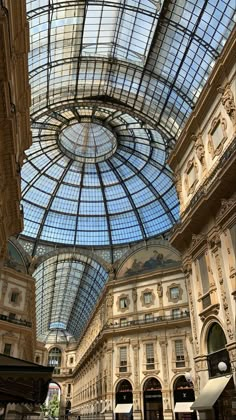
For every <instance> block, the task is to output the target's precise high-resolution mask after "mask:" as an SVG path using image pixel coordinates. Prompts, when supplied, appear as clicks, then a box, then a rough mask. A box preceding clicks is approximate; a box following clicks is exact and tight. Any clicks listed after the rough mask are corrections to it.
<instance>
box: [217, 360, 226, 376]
mask: <svg viewBox="0 0 236 420" xmlns="http://www.w3.org/2000/svg"><path fill="white" fill-rule="evenodd" d="M217 367H218V369H219V371H220V373H224V372H226V370H227V365H226V363H225V362H219V363H218V365H217Z"/></svg>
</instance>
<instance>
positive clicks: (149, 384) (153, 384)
mask: <svg viewBox="0 0 236 420" xmlns="http://www.w3.org/2000/svg"><path fill="white" fill-rule="evenodd" d="M155 389H159V390H160V389H161V384H160V382H159V381H158V380H157V379H156V378H150V379H148V380H147V381H146V382H145V384H144V387H143V390H144V391H153V390H155Z"/></svg>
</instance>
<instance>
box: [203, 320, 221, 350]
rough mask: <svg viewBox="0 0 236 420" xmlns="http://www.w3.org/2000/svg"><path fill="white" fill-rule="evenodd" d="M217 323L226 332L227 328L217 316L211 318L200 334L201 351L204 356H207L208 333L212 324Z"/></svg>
mask: <svg viewBox="0 0 236 420" xmlns="http://www.w3.org/2000/svg"><path fill="white" fill-rule="evenodd" d="M214 323H217V324H219V326H220V327H221V328H222V330H223V331H225V328H224V326H223V324H222V322H221V320H220V319H218V318H216V317H215V316H211V317H209V318H208V319H207V320H206V321H205V323H204V324H203V326H202V330H201V333H200V349H201V351H202V354H207V337H208V332H209V330H210V328H211V326H212V324H214ZM225 336H226V334H225Z"/></svg>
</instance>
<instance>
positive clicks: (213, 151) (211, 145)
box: [208, 115, 227, 159]
mask: <svg viewBox="0 0 236 420" xmlns="http://www.w3.org/2000/svg"><path fill="white" fill-rule="evenodd" d="M226 129H227V123H226V119H225V118H222V117H221V115H218V117H216V118H214V119H213V120H212V123H211V128H210V131H209V132H208V151H209V153H210V155H211V157H212V159H213V158H214V157H215V156H218V155H219V154H220V153H221V152H222V150H223V147H224V143H225V141H226V140H227V132H226Z"/></svg>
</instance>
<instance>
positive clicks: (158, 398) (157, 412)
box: [143, 378, 164, 420]
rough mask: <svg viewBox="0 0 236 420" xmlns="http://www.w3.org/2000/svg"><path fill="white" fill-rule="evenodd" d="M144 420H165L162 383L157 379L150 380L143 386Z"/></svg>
mask: <svg viewBox="0 0 236 420" xmlns="http://www.w3.org/2000/svg"><path fill="white" fill-rule="evenodd" d="M143 406H144V420H150V419H159V420H163V418H164V417H163V404H162V391H161V383H160V382H159V381H158V379H156V378H149V379H147V380H146V381H145V383H144V386H143Z"/></svg>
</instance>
